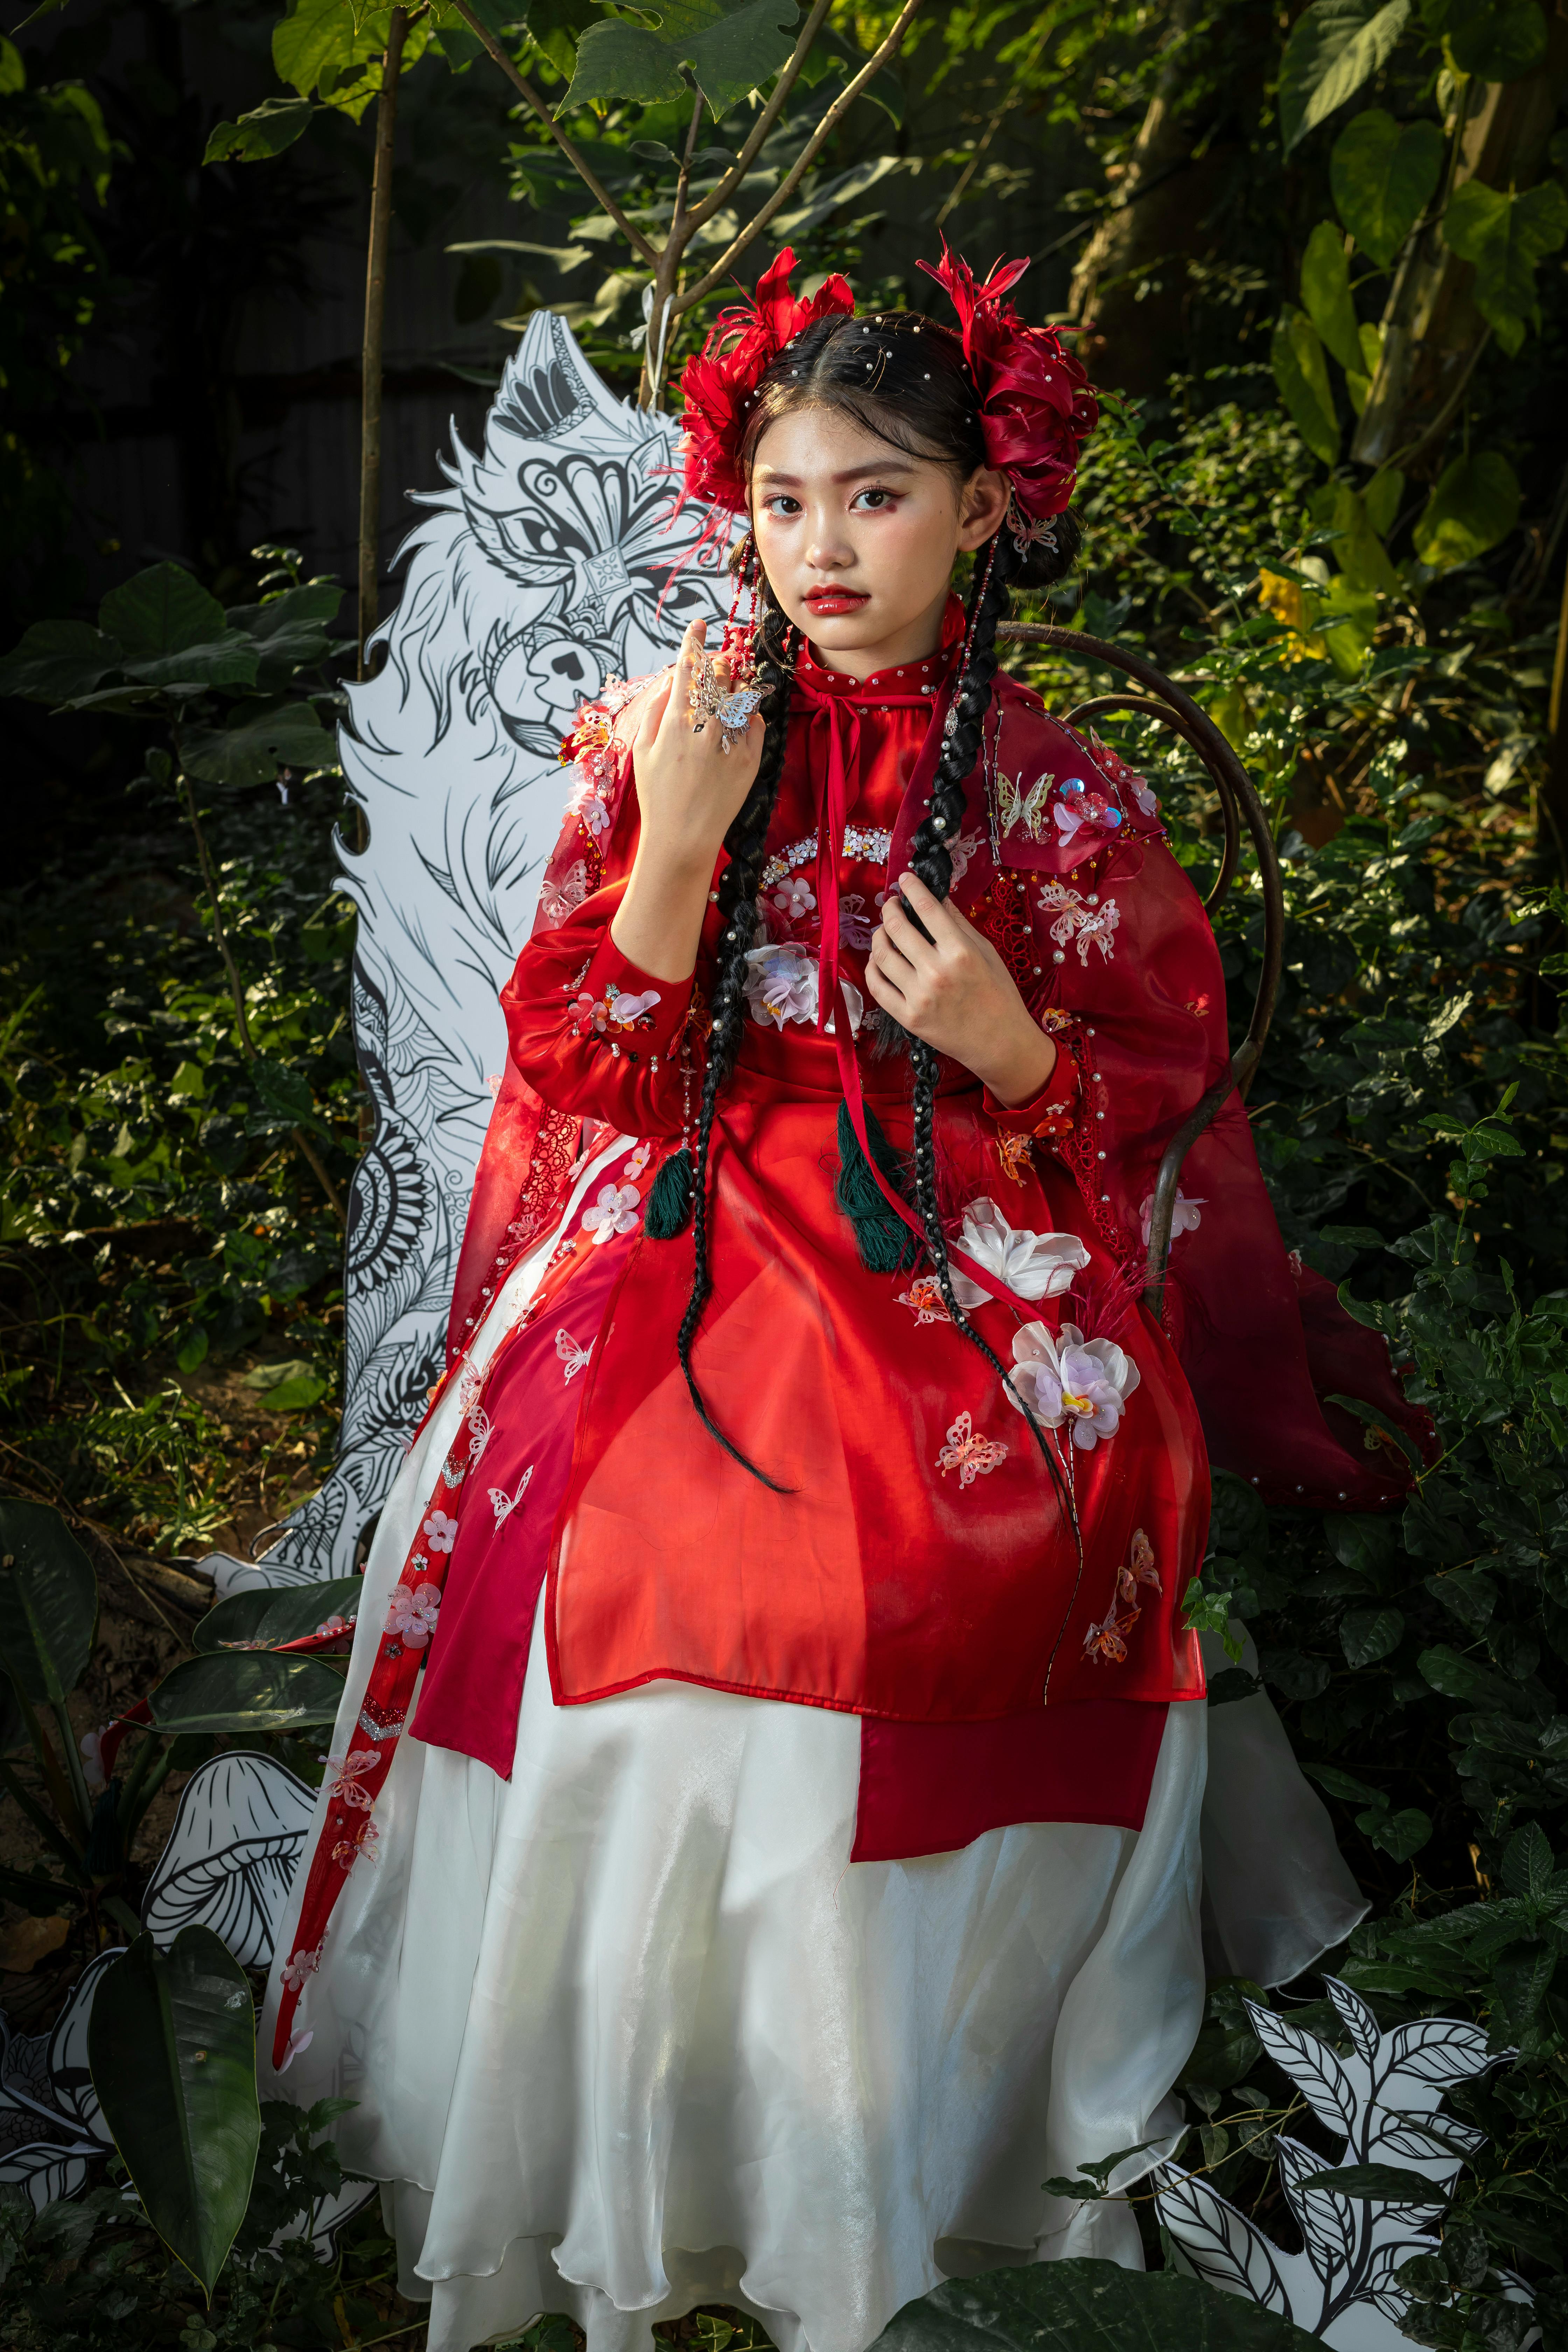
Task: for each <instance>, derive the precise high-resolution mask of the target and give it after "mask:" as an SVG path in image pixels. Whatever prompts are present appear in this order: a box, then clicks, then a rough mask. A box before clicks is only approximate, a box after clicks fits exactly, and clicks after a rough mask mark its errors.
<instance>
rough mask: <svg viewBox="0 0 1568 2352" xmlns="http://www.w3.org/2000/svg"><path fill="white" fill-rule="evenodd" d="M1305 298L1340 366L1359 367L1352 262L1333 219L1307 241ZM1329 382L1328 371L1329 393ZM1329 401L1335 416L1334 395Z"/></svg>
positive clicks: (1303, 267) (1303, 281) (1303, 269)
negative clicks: (1352, 294) (1352, 290)
mask: <svg viewBox="0 0 1568 2352" xmlns="http://www.w3.org/2000/svg"><path fill="white" fill-rule="evenodd" d="M1301 299H1302V301H1303V302H1304V303H1305V305H1306V309H1307V315H1308V317H1309V318H1310V320H1311V321H1312V324H1313V326H1314V327H1316V329H1317V331H1318V333H1319V336H1320V338H1321V341H1323V342H1324V343H1325V344H1327V346H1328V348H1329V350H1330V351H1331V352H1332V353H1333V355H1334V357H1335V359H1337V360H1338V362H1339V363H1340V365H1341V366H1342V368H1359V367H1360V365H1361V359H1362V352H1361V337H1360V331H1359V329H1358V328H1357V325H1356V315H1355V304H1354V302H1353V301H1352V299H1351V273H1350V265H1349V263H1348V262H1347V261H1346V259H1345V248H1344V239H1343V238H1342V236H1340V234H1339V232H1338V230H1337V229H1336V228H1335V226H1334V225H1333V223H1332V221H1320V222H1319V223H1318V226H1317V227H1316V228H1315V229H1314V230H1313V231H1312V234H1311V236H1310V237H1309V238H1308V240H1307V250H1306V253H1305V254H1304V255H1303V257H1302V260H1301ZM1327 384H1328V377H1327V374H1326V373H1325V374H1324V376H1323V387H1324V390H1325V392H1326V390H1327ZM1327 407H1328V411H1329V413H1330V415H1331V414H1332V411H1333V401H1332V396H1331V395H1329V397H1328V400H1327ZM1333 454H1337V451H1336V453H1333ZM1333 454H1331V455H1330V457H1328V458H1327V459H1326V460H1325V462H1326V463H1328V464H1331V463H1332V462H1333Z"/></svg>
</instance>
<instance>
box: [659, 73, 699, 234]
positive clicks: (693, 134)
mask: <svg viewBox="0 0 1568 2352" xmlns="http://www.w3.org/2000/svg"><path fill="white" fill-rule="evenodd" d="M704 102H705V101H704V100H703V96H702V92H701V91H700V90H699V91H698V93H697V95H696V97H695V98H694V99H693V100H692V101H691V121H690V123H689V126H688V128H687V132H686V145H685V147H684V148H683V149H682V150H681V156H680V169H679V172H678V173H677V174H676V180H675V209H674V211H673V212H672V213H671V215H670V216H669V235H668V236H667V237H666V238H665V241H664V249H665V252H666V253H667V254H668V251H669V249H670V247H671V246H674V247H676V248H677V249H678V250H679V247H682V246H684V244H685V243H686V238H685V236H682V234H681V232H682V230H683V229H684V228H685V226H686V184H687V182H688V180H689V178H690V177H691V158H692V156H693V154H694V153H695V152H696V149H697V126H698V124H699V123H700V121H701V120H702V109H703V105H704Z"/></svg>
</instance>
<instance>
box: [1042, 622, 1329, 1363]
mask: <svg viewBox="0 0 1568 2352" xmlns="http://www.w3.org/2000/svg"><path fill="white" fill-rule="evenodd" d="M996 635H997V636H998V638H1005V639H1010V640H1012V641H1014V642H1016V643H1022V644H1025V645H1031V646H1056V647H1057V648H1058V650H1059V651H1060V652H1062V653H1067V654H1078V655H1080V656H1082V657H1083V658H1084V659H1085V660H1086V661H1091V662H1094V663H1095V664H1097V665H1098V666H1100V667H1103V668H1106V669H1113V670H1120V671H1121V675H1122V676H1123V677H1128V678H1131V679H1133V680H1134V681H1135V682H1136V683H1137V684H1138V685H1139V686H1141V687H1142V688H1144V689H1145V690H1144V692H1143V693H1142V694H1097V695H1094V696H1092V697H1091V698H1089V701H1087V702H1080V703H1079V704H1078V705H1077V706H1076V708H1075V709H1071V710H1069V711H1067V712H1066V713H1064V717H1065V719H1066V721H1067V724H1068V726H1074V725H1076V724H1077V723H1078V721H1079V719H1093V718H1094V717H1095V716H1096V715H1097V714H1098V713H1099V712H1100V711H1109V710H1134V711H1139V712H1141V713H1142V716H1143V717H1144V718H1147V719H1159V720H1161V722H1162V723H1163V725H1165V726H1167V727H1169V728H1171V729H1173V731H1174V732H1175V733H1176V734H1178V735H1180V736H1181V737H1182V739H1183V740H1184V742H1186V743H1187V744H1188V745H1189V746H1190V747H1191V749H1192V750H1193V751H1194V752H1196V754H1197V756H1198V758H1199V759H1200V760H1201V761H1203V763H1204V766H1205V768H1206V769H1207V771H1208V772H1209V776H1210V778H1211V780H1212V782H1213V783H1214V787H1215V791H1216V792H1217V793H1218V794H1219V804H1220V810H1221V814H1222V815H1223V818H1224V821H1225V848H1224V851H1223V853H1222V856H1221V858H1220V869H1219V875H1218V877H1217V879H1216V880H1215V886H1214V887H1213V889H1212V890H1211V891H1210V892H1209V895H1208V897H1207V898H1206V899H1205V901H1204V911H1205V914H1206V915H1207V916H1208V918H1209V919H1210V921H1211V922H1212V921H1213V919H1214V917H1215V914H1217V912H1218V911H1219V908H1220V907H1221V905H1222V904H1223V902H1224V899H1225V896H1226V892H1227V891H1228V889H1229V888H1230V886H1231V883H1232V881H1233V880H1234V878H1235V875H1236V868H1237V860H1238V858H1239V856H1240V851H1241V827H1242V824H1243V822H1244V821H1245V823H1246V825H1247V832H1248V833H1249V835H1251V837H1252V846H1253V849H1254V851H1255V852H1256V854H1257V857H1258V872H1259V874H1260V876H1261V877H1262V882H1263V971H1262V975H1261V977H1260V979H1259V981H1258V993H1257V995H1256V996H1255V998H1254V999H1253V1004H1252V1018H1251V1020H1250V1022H1249V1023H1248V1024H1247V1034H1246V1036H1245V1037H1244V1038H1243V1039H1242V1041H1241V1044H1240V1045H1238V1046H1237V1049H1236V1052H1235V1054H1234V1055H1232V1057H1231V1065H1230V1067H1229V1069H1228V1070H1227V1071H1226V1075H1225V1076H1224V1077H1223V1078H1221V1079H1220V1081H1219V1083H1218V1084H1217V1085H1216V1086H1213V1087H1210V1088H1209V1090H1208V1092H1207V1094H1205V1096H1204V1097H1203V1100H1202V1101H1201V1102H1200V1103H1198V1105H1197V1106H1196V1108H1194V1110H1193V1111H1192V1112H1191V1113H1190V1114H1189V1116H1188V1117H1187V1118H1185V1119H1184V1120H1183V1122H1182V1124H1181V1126H1180V1127H1179V1128H1178V1129H1176V1132H1175V1133H1174V1135H1173V1136H1172V1138H1171V1139H1170V1141H1169V1143H1167V1144H1166V1146H1165V1150H1164V1154H1163V1158H1162V1160H1161V1161H1160V1173H1159V1175H1158V1177H1157V1178H1156V1180H1155V1184H1154V1202H1153V1209H1152V1214H1151V1217H1150V1221H1149V1251H1148V1257H1147V1260H1146V1262H1145V1265H1144V1275H1143V1303H1144V1305H1145V1306H1146V1307H1148V1308H1149V1309H1150V1311H1151V1313H1152V1315H1154V1316H1155V1318H1157V1319H1161V1320H1163V1313H1164V1304H1165V1276H1166V1273H1167V1271H1168V1269H1169V1266H1170V1262H1171V1223H1172V1220H1173V1217H1174V1214H1175V1208H1176V1189H1177V1186H1178V1184H1179V1182H1180V1181H1181V1174H1182V1162H1183V1161H1184V1160H1185V1158H1186V1156H1187V1153H1188V1152H1189V1151H1190V1150H1191V1149H1192V1147H1193V1145H1194V1143H1195V1142H1196V1141H1197V1139H1198V1138H1199V1136H1200V1135H1201V1134H1202V1133H1203V1131H1204V1129H1205V1127H1207V1126H1208V1124H1209V1121H1210V1120H1211V1119H1212V1118H1214V1115H1215V1112H1216V1111H1217V1110H1218V1108H1219V1107H1220V1105H1221V1104H1222V1103H1223V1102H1224V1101H1225V1100H1226V1097H1227V1096H1228V1095H1229V1094H1230V1093H1231V1091H1232V1089H1233V1088H1234V1089H1235V1091H1236V1092H1237V1093H1238V1094H1239V1095H1241V1096H1242V1097H1244V1098H1245V1097H1246V1094H1247V1087H1249V1086H1250V1085H1251V1083H1252V1080H1253V1076H1254V1075H1255V1074H1256V1072H1257V1068H1258V1063H1259V1061H1260V1060H1261V1059H1262V1057H1263V1046H1264V1041H1265V1040H1266V1038H1267V1037H1268V1024H1269V1023H1270V1022H1271V1021H1272V1019H1273V1018H1274V1004H1275V999H1276V998H1277V996H1278V995H1279V967H1280V961H1281V959H1282V956H1283V953H1284V946H1285V899H1284V893H1283V891H1282V889H1281V887H1280V882H1279V856H1278V855H1277V854H1276V851H1275V847H1274V836H1273V834H1272V833H1271V832H1270V830H1269V825H1268V814H1267V813H1266V812H1265V809H1264V806H1263V803H1262V802H1261V801H1260V800H1259V799H1258V793H1257V791H1256V789H1255V787H1254V785H1253V782H1252V779H1251V777H1250V776H1249V775H1248V774H1247V770H1246V769H1245V768H1244V767H1243V766H1242V764H1241V761H1239V760H1238V759H1237V755H1236V753H1235V752H1234V751H1232V749H1231V747H1230V745H1229V744H1228V743H1227V742H1226V740H1225V737H1224V736H1223V735H1222V734H1221V733H1220V731H1219V729H1218V728H1217V727H1216V726H1215V723H1214V721H1213V719H1210V718H1209V717H1208V716H1207V714H1206V713H1205V711H1202V710H1200V709H1199V708H1198V706H1197V704H1196V703H1195V702H1194V700H1193V698H1192V697H1191V695H1190V694H1184V692H1183V691H1182V688H1180V687H1179V686H1177V685H1176V684H1175V683H1174V682H1173V680H1172V679H1171V678H1168V677H1165V675H1164V673H1163V671H1161V670H1158V669H1156V668H1155V667H1154V665H1153V663H1152V662H1150V661H1145V660H1144V659H1143V656H1142V654H1133V653H1128V652H1126V651H1124V650H1123V648H1122V647H1121V646H1110V645H1106V644H1105V643H1104V642H1103V641H1102V640H1101V639H1100V638H1099V637H1086V636H1081V635H1079V633H1078V632H1077V631H1076V630H1074V629H1053V628H1047V626H1045V625H1043V624H1041V623H1037V622H1032V621H1004V622H1003V623H1002V624H1001V625H1000V626H999V627H998V629H997V631H996Z"/></svg>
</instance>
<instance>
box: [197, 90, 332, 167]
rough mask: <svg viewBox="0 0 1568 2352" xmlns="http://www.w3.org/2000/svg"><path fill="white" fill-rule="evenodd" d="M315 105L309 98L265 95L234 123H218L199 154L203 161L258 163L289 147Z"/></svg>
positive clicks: (307, 121)
mask: <svg viewBox="0 0 1568 2352" xmlns="http://www.w3.org/2000/svg"><path fill="white" fill-rule="evenodd" d="M314 112H315V108H314V107H313V106H312V105H311V104H310V100H309V99H308V98H267V99H263V100H262V101H261V104H260V105H259V106H254V107H252V108H251V110H250V112H249V113H248V114H242V115H241V116H240V118H239V121H237V122H220V123H218V124H217V125H216V129H215V130H214V131H212V133H211V135H210V136H209V138H208V140H207V143H206V148H205V152H204V154H203V156H202V162H203V163H265V162H266V160H267V158H268V156H269V155H281V154H282V152H283V150H284V149H285V147H292V145H293V144H294V142H295V140H296V139H298V138H299V137H300V133H301V131H304V130H305V128H306V126H307V125H308V123H309V122H310V117H311V115H312V114H313V113H314Z"/></svg>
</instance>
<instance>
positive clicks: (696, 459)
mask: <svg viewBox="0 0 1568 2352" xmlns="http://www.w3.org/2000/svg"><path fill="white" fill-rule="evenodd" d="M794 268H795V255H794V254H793V253H792V252H791V250H790V248H789V247H788V246H787V245H786V246H785V247H784V251H783V252H782V253H781V254H780V255H779V257H778V258H777V260H776V261H774V262H773V265H772V267H771V268H768V269H766V270H764V271H763V275H762V277H761V278H758V280H757V290H756V294H755V296H754V298H753V299H752V301H750V302H736V303H731V306H730V307H729V309H727V310H721V311H720V313H719V316H718V318H717V319H716V320H715V321H714V323H713V325H712V327H711V328H710V331H709V334H708V339H707V341H705V342H704V344H703V346H702V349H701V350H700V352H694V353H693V355H692V357H691V358H690V359H689V360H688V361H687V362H686V366H685V369H684V371H683V373H682V374H681V379H680V389H681V394H682V396H683V398H684V400H685V404H686V414H685V415H684V417H683V418H682V420H681V422H682V425H683V426H684V429H685V436H686V437H685V443H684V446H683V450H682V455H683V457H684V460H685V481H686V496H687V497H688V498H692V499H701V500H702V501H703V503H704V504H705V505H708V506H715V507H725V508H727V509H729V511H730V512H731V514H743V513H744V512H745V509H746V482H745V477H744V475H743V474H742V470H741V443H742V439H743V438H744V436H745V430H746V417H747V414H748V412H749V410H750V408H751V405H752V398H753V397H754V395H755V393H756V388H757V383H758V380H759V378H760V377H761V375H762V373H763V369H764V368H766V367H767V365H768V363H769V362H770V361H772V360H773V359H776V358H777V356H778V354H779V352H782V351H783V350H784V346H785V345H786V344H787V343H791V342H793V341H795V337H796V335H798V334H801V333H803V332H804V331H805V329H806V328H807V327H809V326H812V325H814V324H815V323H816V320H818V319H829V318H852V317H853V316H854V313H855V297H854V295H853V294H852V293H851V292H850V290H849V287H848V285H847V282H846V280H845V279H844V278H840V277H839V276H838V275H837V272H835V273H834V275H833V276H832V277H831V278H826V279H825V280H824V281H823V283H822V285H821V286H820V287H819V288H818V289H817V291H816V293H815V294H814V295H813V296H812V298H811V299H810V301H809V302H803V301H800V300H798V299H796V297H795V295H794V294H792V293H791V291H790V284H789V280H790V272H791V271H792V270H793V269H794Z"/></svg>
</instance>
